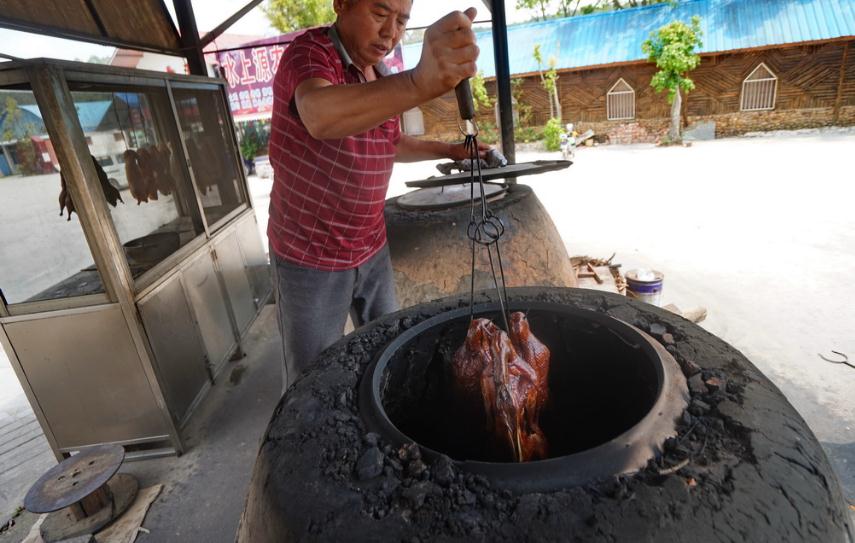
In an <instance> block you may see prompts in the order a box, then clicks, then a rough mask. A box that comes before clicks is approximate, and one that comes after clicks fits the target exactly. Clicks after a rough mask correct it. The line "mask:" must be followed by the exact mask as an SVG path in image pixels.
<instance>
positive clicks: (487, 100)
mask: <svg viewBox="0 0 855 543" xmlns="http://www.w3.org/2000/svg"><path fill="white" fill-rule="evenodd" d="M471 86H472V99H473V101H474V102H475V110H476V111H477V112H480V111H481V108H484V109H492V108H493V106H494V105H495V103H496V101H495V100H494V99H493V98H492V97H491V96H490V95H489V94H488V93H487V85H486V84H485V83H484V72H480V71H479V72H478V73H477V74H475V77H473V78H472V79H471Z"/></svg>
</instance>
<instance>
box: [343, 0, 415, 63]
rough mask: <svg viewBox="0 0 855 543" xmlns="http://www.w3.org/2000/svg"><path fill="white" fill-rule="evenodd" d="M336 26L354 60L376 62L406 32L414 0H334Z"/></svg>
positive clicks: (356, 61) (355, 61) (392, 47)
mask: <svg viewBox="0 0 855 543" xmlns="http://www.w3.org/2000/svg"><path fill="white" fill-rule="evenodd" d="M334 7H335V12H336V14H337V15H338V19H337V20H336V27H337V28H338V32H339V35H340V36H341V39H342V41H343V42H344V44H345V46H346V47H347V51H348V53H350V56H351V57H352V59H353V62H354V64H356V65H357V66H358V67H360V68H362V69H364V68H365V67H366V66H373V65H374V64H377V63H378V62H380V61H381V60H383V57H385V56H386V55H387V54H389V52H390V51H391V50H392V49H394V48H395V46H396V45H398V42H400V41H401V38H402V37H403V36H404V30H405V29H406V27H407V21H408V20H409V19H410V9H411V8H412V7H413V0H335V3H334Z"/></svg>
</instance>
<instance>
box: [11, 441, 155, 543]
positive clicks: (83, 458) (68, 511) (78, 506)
mask: <svg viewBox="0 0 855 543" xmlns="http://www.w3.org/2000/svg"><path fill="white" fill-rule="evenodd" d="M124 458H125V449H124V448H123V447H121V446H119V445H99V446H97V447H91V448H88V449H86V450H83V451H81V452H79V453H78V454H76V455H74V456H71V457H69V458H66V459H65V460H63V461H62V462H60V463H59V464H57V465H56V466H54V467H52V468H51V469H50V470H48V471H47V472H46V473H45V474H44V475H42V476H41V477H40V478H39V480H38V481H36V482H35V484H33V486H32V487H30V490H29V492H27V496H26V497H25V498H24V507H25V508H26V509H27V511H30V512H31V513H37V514H40V513H49V514H48V516H47V517H46V518H45V520H44V522H43V523H42V525H41V528H40V530H41V536H42V539H44V541H45V542H46V543H50V542H51V541H61V540H63V539H70V538H73V537H78V536H83V535H86V534H93V533H95V532H97V531H98V530H100V529H101V528H103V527H105V526H106V525H108V524H110V523H111V522H112V521H113V520H115V519H116V518H118V517H119V516H121V515H122V513H124V512H125V511H126V510H127V509H128V507H129V506H130V505H131V504H132V503H133V501H134V499H135V498H136V496H137V491H138V490H139V483H138V482H137V480H136V479H135V478H134V477H133V476H131V475H128V474H126V473H118V474H117V473H116V472H117V471H118V470H119V467H120V466H121V465H122V461H123V460H124Z"/></svg>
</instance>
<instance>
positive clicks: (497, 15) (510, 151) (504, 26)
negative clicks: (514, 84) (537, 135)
mask: <svg viewBox="0 0 855 543" xmlns="http://www.w3.org/2000/svg"><path fill="white" fill-rule="evenodd" d="M492 5H493V9H492V12H493V55H494V56H495V62H496V89H497V91H498V94H499V123H500V124H501V134H502V153H504V155H505V158H507V159H508V163H510V164H515V163H516V153H515V151H514V108H513V98H512V96H511V66H510V61H509V60H508V23H507V19H506V17H505V2H504V0H493V1H492Z"/></svg>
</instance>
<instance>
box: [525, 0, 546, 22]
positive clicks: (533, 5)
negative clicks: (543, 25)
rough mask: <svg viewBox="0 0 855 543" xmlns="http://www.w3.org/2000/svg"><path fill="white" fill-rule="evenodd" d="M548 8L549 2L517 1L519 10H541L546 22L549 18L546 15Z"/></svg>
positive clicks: (536, 0) (534, 0)
mask: <svg viewBox="0 0 855 543" xmlns="http://www.w3.org/2000/svg"><path fill="white" fill-rule="evenodd" d="M548 6H549V0H517V9H539V10H540V16H541V18H542V19H543V20H544V21H545V20H546V19H547V18H548V17H549V16H548V15H547V14H546V8H547V7H548Z"/></svg>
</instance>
